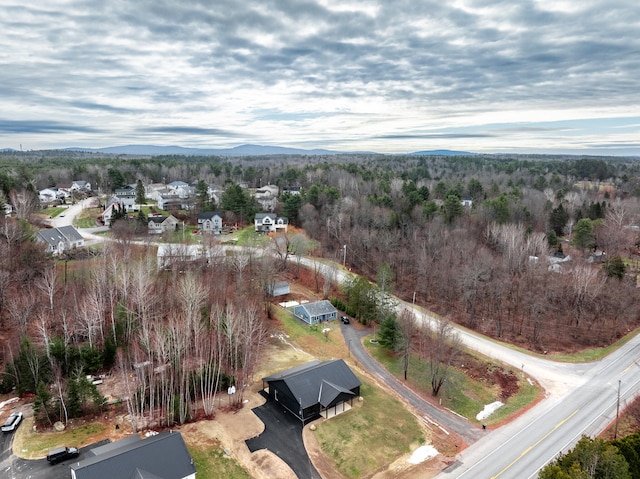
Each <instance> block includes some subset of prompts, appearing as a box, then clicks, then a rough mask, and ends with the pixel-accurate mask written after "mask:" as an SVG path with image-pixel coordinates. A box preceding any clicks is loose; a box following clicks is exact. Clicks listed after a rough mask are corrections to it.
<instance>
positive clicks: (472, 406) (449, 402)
mask: <svg viewBox="0 0 640 479" xmlns="http://www.w3.org/2000/svg"><path fill="white" fill-rule="evenodd" d="M369 339H370V338H366V339H365V347H366V348H367V349H368V351H369V353H370V354H371V356H373V357H374V358H375V359H376V360H378V361H379V362H380V363H381V364H382V365H384V367H385V368H386V369H387V370H388V371H389V372H391V374H393V375H394V376H396V377H397V378H398V379H400V380H403V381H404V373H403V370H402V364H401V361H400V359H399V358H398V357H397V356H396V355H394V354H393V353H392V352H391V351H389V350H388V349H386V348H384V347H382V346H381V345H380V344H377V343H376V344H372V343H370V342H369ZM474 357H476V358H477V356H475V355H474ZM481 360H482V361H485V362H486V363H487V367H489V368H493V367H496V368H500V367H503V366H501V365H499V364H497V363H495V362H493V361H491V360H489V359H487V358H482V359H481ZM504 368H505V369H506V370H510V371H511V372H512V373H514V374H516V375H518V377H520V373H519V372H517V371H513V370H512V369H511V368H510V367H508V366H506V367H504ZM408 383H409V385H410V387H412V388H413V389H415V390H417V391H419V392H421V393H422V394H423V395H425V396H427V395H430V394H431V381H430V375H429V362H428V360H426V359H420V358H418V357H417V356H416V355H412V357H411V359H410V362H409V369H408ZM519 385H520V390H519V391H518V394H517V395H515V396H513V397H510V398H509V399H508V400H507V402H506V404H505V405H504V406H502V407H501V408H500V409H498V410H497V411H496V412H495V413H493V414H492V415H491V417H489V418H488V419H487V420H486V421H484V422H486V423H487V424H498V423H500V422H502V421H504V420H505V419H506V418H508V417H509V416H510V415H512V414H514V413H516V412H517V411H519V410H521V409H522V408H524V407H526V406H528V405H531V404H533V403H534V402H535V401H536V400H537V399H538V398H539V396H540V394H541V391H540V389H539V388H537V387H536V386H534V385H532V384H530V383H529V382H528V381H527V380H524V379H520V381H519ZM499 396H500V389H499V388H498V387H497V386H494V385H491V384H488V383H487V382H486V381H482V380H476V379H473V378H471V377H469V375H467V374H466V373H465V371H463V370H460V369H457V368H450V370H449V375H448V378H447V381H446V382H445V384H444V386H443V387H442V389H441V390H440V393H439V396H438V398H439V400H440V401H441V404H442V405H443V406H444V407H446V408H448V409H451V410H452V411H454V412H456V413H458V414H460V415H461V416H463V417H466V418H467V419H469V420H470V421H472V422H477V419H476V415H477V414H478V413H479V412H480V411H482V409H483V408H484V406H485V405H486V404H490V403H492V402H494V401H497V400H499Z"/></svg>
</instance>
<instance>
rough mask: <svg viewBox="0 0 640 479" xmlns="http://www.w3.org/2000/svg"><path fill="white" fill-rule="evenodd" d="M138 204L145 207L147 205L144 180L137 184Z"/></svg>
mask: <svg viewBox="0 0 640 479" xmlns="http://www.w3.org/2000/svg"><path fill="white" fill-rule="evenodd" d="M136 203H137V204H139V205H144V204H146V203H147V197H146V192H145V190H144V185H143V184H142V180H138V181H137V182H136Z"/></svg>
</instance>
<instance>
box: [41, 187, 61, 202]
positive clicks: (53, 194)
mask: <svg viewBox="0 0 640 479" xmlns="http://www.w3.org/2000/svg"><path fill="white" fill-rule="evenodd" d="M38 197H39V198H40V203H53V202H59V201H60V200H61V199H64V198H65V195H64V193H62V192H60V191H59V190H58V188H56V187H51V188H45V189H43V190H40V191H39V192H38Z"/></svg>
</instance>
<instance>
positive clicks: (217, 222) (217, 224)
mask: <svg viewBox="0 0 640 479" xmlns="http://www.w3.org/2000/svg"><path fill="white" fill-rule="evenodd" d="M198 229H199V230H200V231H201V232H203V233H213V234H216V235H219V234H220V233H222V214H221V213H219V212H217V211H205V212H203V213H200V214H199V215H198Z"/></svg>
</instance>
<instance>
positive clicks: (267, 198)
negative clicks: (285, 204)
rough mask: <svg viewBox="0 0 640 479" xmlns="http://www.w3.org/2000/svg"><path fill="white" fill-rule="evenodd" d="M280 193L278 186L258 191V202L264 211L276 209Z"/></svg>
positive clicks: (265, 187) (256, 193)
mask: <svg viewBox="0 0 640 479" xmlns="http://www.w3.org/2000/svg"><path fill="white" fill-rule="evenodd" d="M278 191H279V189H278V187H277V186H276V185H266V186H263V187H262V188H258V189H257V190H256V192H255V197H256V201H257V202H258V204H259V205H260V207H261V208H262V209H263V210H264V211H273V210H275V209H276V204H277V203H278Z"/></svg>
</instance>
